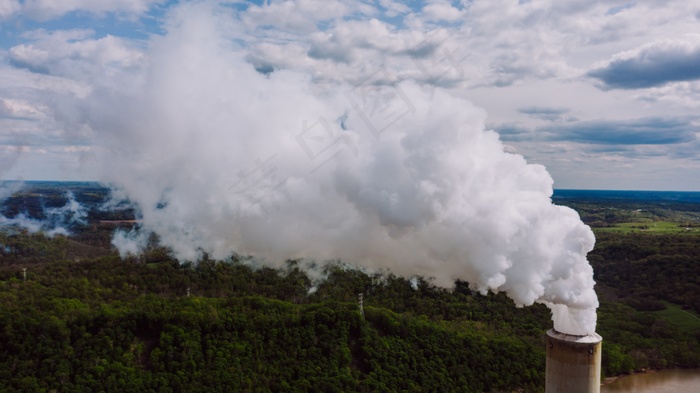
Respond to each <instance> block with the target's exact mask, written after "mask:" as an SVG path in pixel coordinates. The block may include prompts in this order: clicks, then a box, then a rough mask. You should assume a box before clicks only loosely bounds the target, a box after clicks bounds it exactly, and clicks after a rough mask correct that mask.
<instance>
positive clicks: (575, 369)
mask: <svg viewBox="0 0 700 393" xmlns="http://www.w3.org/2000/svg"><path fill="white" fill-rule="evenodd" d="M602 341H603V339H602V337H600V336H599V335H598V334H596V333H593V334H589V335H586V336H574V335H571V334H564V333H559V332H558V331H556V330H554V329H551V330H549V331H548V332H547V370H546V377H545V379H546V380H545V393H599V392H600V351H601V349H602Z"/></svg>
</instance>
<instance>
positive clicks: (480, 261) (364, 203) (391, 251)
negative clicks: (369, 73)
mask: <svg viewBox="0 0 700 393" xmlns="http://www.w3.org/2000/svg"><path fill="white" fill-rule="evenodd" d="M173 18H174V21H173V23H172V24H171V26H170V30H169V31H168V33H167V34H166V35H165V36H163V37H159V38H157V39H153V40H152V42H151V46H150V47H149V49H148V53H147V61H148V65H147V66H145V68H144V69H143V70H132V71H130V72H131V74H129V75H121V76H114V77H112V78H116V79H113V80H108V81H106V82H105V83H104V86H105V87H104V88H97V89H95V90H94V91H93V93H92V94H91V95H90V96H89V97H87V98H86V100H85V102H83V103H82V104H81V105H83V108H82V109H83V110H84V115H82V116H72V117H71V118H74V119H86V120H85V122H86V124H87V125H88V126H89V127H91V128H92V129H93V130H94V132H95V138H96V144H97V146H98V147H99V150H98V153H97V154H96V158H97V159H98V160H99V162H100V163H101V164H102V169H101V171H102V175H103V178H102V180H103V181H106V182H107V183H109V184H112V185H113V186H115V187H116V188H118V189H120V190H121V191H123V192H124V193H125V194H126V195H127V196H128V198H129V199H130V200H131V201H133V202H134V203H135V204H137V206H138V207H139V209H140V213H141V215H142V217H141V218H142V221H141V225H142V230H143V231H145V232H148V231H152V232H154V233H156V234H157V235H158V237H159V239H160V241H161V243H162V244H163V245H165V246H167V247H169V248H171V249H172V251H173V253H174V255H175V256H176V257H177V258H179V259H181V260H183V261H184V260H197V259H198V258H199V257H201V256H202V255H203V253H207V254H208V255H210V256H211V257H213V258H226V257H228V256H230V255H232V254H234V253H236V254H240V255H254V256H255V257H256V258H259V259H261V260H263V261H265V263H266V264H269V265H271V266H282V265H283V261H285V260H286V259H289V258H310V259H314V260H317V261H323V260H330V259H338V258H339V259H341V260H343V261H345V262H348V263H352V264H356V265H359V266H362V267H364V268H368V269H390V270H391V271H392V272H394V273H396V274H400V275H403V276H406V277H412V276H416V275H419V276H424V277H432V279H433V282H434V283H435V284H437V285H442V286H446V287H449V286H452V285H453V283H454V281H455V280H457V279H461V280H465V281H468V282H469V283H471V285H472V287H473V288H474V289H478V290H479V291H481V292H484V293H485V292H487V291H494V292H498V291H505V292H506V293H507V294H508V296H510V297H511V298H512V299H513V300H514V301H515V303H516V304H518V305H530V304H533V303H534V302H540V303H545V304H547V305H548V306H549V307H550V308H551V309H552V312H553V319H554V324H555V328H556V329H557V330H559V331H561V332H566V333H570V334H587V333H591V332H593V331H594V330H595V321H596V317H595V309H596V307H597V305H598V302H597V298H596V295H595V292H594V291H593V285H594V282H593V272H592V269H591V266H590V265H589V264H588V262H587V260H586V254H587V253H588V252H589V251H590V250H591V249H592V248H593V245H594V237H593V233H592V231H591V230H590V228H588V227H587V226H585V225H584V224H583V223H582V222H581V220H580V219H579V217H578V215H577V214H576V213H575V212H574V211H573V210H571V209H569V208H566V207H561V206H556V205H553V204H552V202H551V199H550V196H551V194H552V186H553V181H552V178H551V177H550V176H549V174H548V173H547V171H546V170H545V168H544V167H542V166H540V165H531V164H528V163H527V162H526V161H525V159H524V158H523V157H522V156H520V155H516V154H510V153H506V152H505V151H504V146H503V145H502V143H501V141H500V140H499V136H498V135H497V134H496V133H495V132H493V131H490V130H487V129H485V128H484V122H485V118H486V114H485V113H484V111H483V110H481V109H479V108H477V107H475V106H474V105H472V104H471V103H470V102H467V101H465V100H463V99H460V98H456V97H454V96H452V95H450V94H449V93H448V92H446V91H443V90H440V89H434V90H432V89H431V90H429V89H425V88H423V87H422V86H420V85H418V84H416V83H414V82H411V81H404V82H401V83H397V84H394V85H389V86H387V85H380V84H378V83H375V80H373V79H372V78H370V79H369V80H368V81H366V82H364V83H357V84H346V83H340V82H338V83H331V82H327V81H326V82H324V83H320V82H317V81H314V80H313V79H312V78H311V76H309V75H304V74H302V73H297V72H294V71H288V70H277V71H274V72H272V73H269V74H261V73H259V72H256V70H255V69H254V67H253V66H251V65H250V64H249V63H248V62H247V61H246V53H245V49H236V48H234V47H233V46H232V45H231V44H230V41H229V40H227V39H225V38H224V37H223V36H222V35H221V34H219V32H218V31H219V30H220V29H219V28H218V27H217V23H219V22H220V19H218V18H217V17H216V16H213V15H212V14H211V13H209V12H208V11H207V10H206V9H205V10H204V11H202V9H200V8H197V7H193V8H191V9H189V10H188V12H186V13H180V14H178V13H175V15H174V16H173ZM385 71H386V70H382V69H378V72H379V73H381V72H385ZM387 72H388V71H387ZM118 78H124V79H123V81H120V80H119V79H118ZM144 239H145V237H144V235H142V234H138V233H124V232H120V233H117V235H116V236H115V238H114V242H113V244H114V245H115V246H117V247H119V248H120V252H121V253H122V255H127V254H128V253H135V252H137V251H138V250H139V245H143V244H145V242H144Z"/></svg>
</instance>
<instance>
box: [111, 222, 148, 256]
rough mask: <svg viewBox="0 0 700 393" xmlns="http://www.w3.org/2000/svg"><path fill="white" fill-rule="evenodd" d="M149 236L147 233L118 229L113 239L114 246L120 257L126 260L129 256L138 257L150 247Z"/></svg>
mask: <svg viewBox="0 0 700 393" xmlns="http://www.w3.org/2000/svg"><path fill="white" fill-rule="evenodd" d="M148 237H149V234H148V233H147V232H146V231H141V230H138V229H135V228H134V229H132V230H130V231H128V232H127V231H125V230H123V229H118V230H117V231H116V232H114V236H113V237H112V245H113V246H114V247H116V249H117V251H118V252H119V256H120V257H121V258H122V259H124V258H126V257H128V256H129V255H133V256H138V255H139V254H140V253H141V252H142V251H143V250H144V249H145V248H146V246H147V245H148Z"/></svg>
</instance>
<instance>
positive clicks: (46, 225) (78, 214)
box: [0, 191, 88, 237]
mask: <svg viewBox="0 0 700 393" xmlns="http://www.w3.org/2000/svg"><path fill="white" fill-rule="evenodd" d="M66 198H67V200H66V203H65V205H63V206H61V207H47V208H44V209H43V213H44V216H45V218H44V219H37V218H32V217H29V216H27V215H26V214H24V213H20V214H18V215H16V216H15V217H11V218H9V217H5V216H4V215H1V214H0V228H2V227H3V226H14V227H18V228H22V229H26V230H27V231H28V232H29V233H37V232H44V233H45V234H46V236H48V237H54V236H56V235H63V236H68V235H70V233H71V232H70V227H71V226H73V225H87V215H88V211H87V208H86V207H85V206H83V205H81V204H80V203H79V202H78V201H77V200H75V195H73V193H72V192H70V191H67V192H66ZM0 202H2V200H1V199H0Z"/></svg>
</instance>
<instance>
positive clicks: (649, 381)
mask: <svg viewBox="0 0 700 393" xmlns="http://www.w3.org/2000/svg"><path fill="white" fill-rule="evenodd" d="M600 392H601V393H632V392H634V393H698V392H700V370H663V371H659V372H654V373H648V374H635V375H630V376H627V377H622V378H619V379H617V380H615V381H614V382H612V383H609V384H605V385H603V386H601V388H600Z"/></svg>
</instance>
